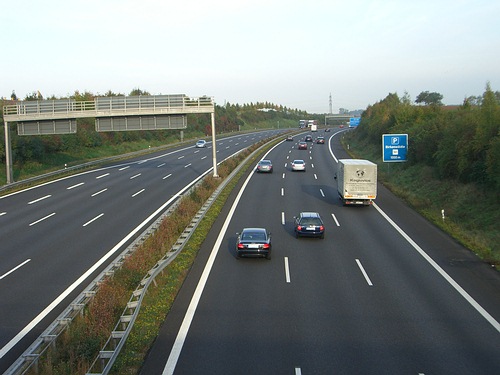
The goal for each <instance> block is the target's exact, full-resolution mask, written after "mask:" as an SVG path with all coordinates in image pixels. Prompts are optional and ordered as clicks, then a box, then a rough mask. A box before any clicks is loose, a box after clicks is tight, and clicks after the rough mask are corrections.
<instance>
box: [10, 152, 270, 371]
mask: <svg viewBox="0 0 500 375" xmlns="http://www.w3.org/2000/svg"><path fill="white" fill-rule="evenodd" d="M264 146H265V145H263V146H261V147H259V148H258V149H257V150H255V151H254V152H253V153H252V154H251V155H249V156H248V157H247V159H249V158H251V157H252V156H253V155H255V153H257V152H259V151H260V150H261V149H262V147H264ZM241 151H242V150H240V151H239V152H241ZM239 152H238V153H239ZM232 156H234V155H232ZM222 162H224V161H222ZM222 162H221V163H222ZM219 164H220V163H219ZM244 165H245V163H244V162H242V163H240V164H239V165H238V167H236V168H235V170H234V171H233V172H232V173H231V174H230V175H229V176H228V178H226V180H225V181H224V182H223V183H222V184H221V185H219V187H218V188H217V189H216V190H215V192H214V193H213V194H212V196H211V197H210V198H209V199H208V200H207V202H206V203H205V204H204V205H203V207H202V208H201V209H200V210H199V211H198V213H197V214H196V215H195V217H194V218H193V220H192V221H191V223H190V225H188V227H186V230H185V231H184V232H183V233H182V234H181V235H180V236H179V238H178V240H177V242H176V243H175V244H174V246H173V247H172V249H171V250H170V252H168V253H167V254H166V255H165V256H164V257H163V258H162V259H161V260H160V261H158V262H157V264H156V265H155V266H154V267H153V268H152V269H151V270H150V271H149V272H148V273H147V275H146V277H145V278H144V279H143V280H142V281H141V283H140V285H139V286H138V288H137V289H136V290H135V291H134V292H133V293H132V296H131V298H130V300H129V303H128V304H127V306H126V308H125V310H124V312H123V314H122V316H121V318H120V320H119V322H118V324H117V326H116V327H115V330H114V331H112V334H111V336H110V338H109V339H108V341H107V343H106V345H105V347H104V349H103V350H101V351H100V354H99V356H98V358H97V359H96V360H95V362H94V363H93V364H92V367H91V368H90V370H91V369H92V368H93V367H94V365H95V364H96V363H99V364H100V365H101V368H102V370H99V371H100V372H89V373H87V374H88V375H99V374H100V375H104V374H108V373H109V371H110V370H111V367H112V365H113V363H114V361H115V360H116V358H117V356H118V354H119V352H120V350H121V349H122V347H123V345H124V344H125V341H126V339H127V337H128V335H129V333H130V331H131V330H132V327H133V324H134V322H135V319H136V317H137V315H138V313H139V310H140V307H141V302H142V299H143V297H144V295H145V292H146V291H147V288H148V286H149V285H150V284H151V282H153V281H154V278H155V277H156V276H157V275H158V273H160V272H161V271H162V270H163V269H164V268H165V267H166V266H168V264H170V262H172V260H174V259H175V257H176V256H177V254H178V253H179V252H180V251H182V249H183V247H184V245H185V244H186V242H187V241H188V240H189V238H190V237H191V234H192V232H193V231H194V230H195V229H196V227H197V225H198V223H199V222H200V221H201V219H202V218H203V216H204V214H205V213H206V211H207V210H208V209H209V208H210V207H211V205H212V203H213V202H214V200H215V199H216V198H217V197H218V195H219V194H220V192H221V191H222V190H223V189H224V188H225V187H226V185H227V184H228V183H229V182H230V181H231V179H232V178H233V177H234V176H235V175H236V173H238V172H239V170H240V169H241V168H242V167H243V166H244ZM210 171H211V169H209V170H207V171H206V172H205V173H204V174H203V175H201V176H199V178H198V179H197V180H196V181H195V182H193V184H192V185H191V186H190V187H186V189H184V191H183V192H182V194H185V193H189V191H191V189H193V188H194V187H195V186H196V184H197V183H199V182H200V181H201V179H202V178H203V177H204V176H206V175H207V174H208V173H209V172H210ZM178 197H180V194H178ZM178 202H179V200H177V201H176V202H174V203H173V204H172V206H170V207H169V208H168V209H167V210H166V211H165V212H164V213H163V214H162V215H160V216H159V217H158V218H157V219H156V220H155V221H154V222H153V223H152V224H151V225H150V226H149V227H148V228H147V229H146V230H145V231H143V232H142V233H141V234H140V235H139V236H138V237H137V238H136V239H135V240H134V241H133V242H132V243H131V244H130V245H129V246H128V247H127V248H126V249H125V250H124V251H123V252H122V253H121V254H120V255H119V256H118V257H117V258H116V259H115V261H113V262H112V263H111V264H110V265H109V266H108V267H106V269H105V270H104V271H103V272H102V273H101V274H100V275H99V276H97V277H96V278H95V279H94V280H93V281H92V282H91V283H90V284H89V286H88V287H87V288H85V290H84V291H83V292H82V293H81V294H80V295H79V296H78V297H76V298H75V300H74V301H73V302H72V303H71V304H70V305H69V306H68V307H67V308H66V309H65V310H64V311H63V312H62V313H61V314H60V315H59V317H58V318H57V319H56V320H55V321H54V322H53V323H52V324H51V325H50V326H49V327H48V328H47V329H46V330H45V331H44V332H43V333H42V334H41V335H40V336H39V337H38V338H37V340H35V342H34V343H33V344H32V345H30V347H29V348H28V349H27V350H26V351H25V352H24V353H23V354H22V355H21V356H20V357H19V358H18V359H17V360H16V362H14V363H13V364H12V365H11V366H10V367H9V369H8V370H7V371H6V372H5V373H4V375H22V374H26V373H27V372H28V371H29V370H30V369H32V368H33V366H34V367H35V372H37V367H38V359H39V358H40V357H41V356H42V355H43V354H44V353H45V352H46V351H47V350H48V349H49V348H50V347H51V346H53V345H54V344H55V340H56V339H57V338H58V337H59V335H60V334H61V333H63V332H64V330H65V329H66V328H67V327H68V326H69V324H70V323H71V321H72V320H73V319H74V318H75V317H77V316H78V315H79V314H81V313H82V311H83V308H84V307H85V306H86V305H87V303H88V302H90V300H91V299H92V298H93V296H94V295H95V293H96V292H97V289H98V288H99V285H100V284H101V283H102V281H103V280H104V279H105V278H106V277H109V276H111V275H113V273H114V272H115V271H116V270H118V269H119V268H120V267H121V265H122V264H123V262H124V260H125V259H126V257H127V256H129V255H130V254H131V253H133V252H134V251H135V250H136V249H137V248H138V247H139V246H140V244H141V243H142V242H144V241H145V240H146V239H147V238H148V237H149V236H150V235H151V234H152V233H154V231H156V229H157V228H158V227H159V225H160V223H161V222H162V221H163V219H164V218H165V217H167V216H168V215H170V214H171V213H172V211H173V210H174V209H175V208H176V207H177V205H178ZM120 328H121V329H120ZM106 349H110V350H106Z"/></svg>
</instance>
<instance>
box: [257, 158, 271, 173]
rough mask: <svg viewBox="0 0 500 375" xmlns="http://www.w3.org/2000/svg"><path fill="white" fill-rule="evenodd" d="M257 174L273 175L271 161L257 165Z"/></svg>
mask: <svg viewBox="0 0 500 375" xmlns="http://www.w3.org/2000/svg"><path fill="white" fill-rule="evenodd" d="M257 172H267V173H273V163H272V162H271V160H261V161H259V162H258V163H257Z"/></svg>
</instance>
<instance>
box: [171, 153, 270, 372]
mask: <svg viewBox="0 0 500 375" xmlns="http://www.w3.org/2000/svg"><path fill="white" fill-rule="evenodd" d="M276 146H277V145H276ZM276 146H274V147H276ZM274 147H272V148H271V149H270V150H269V151H268V152H267V153H266V154H265V155H264V158H265V157H266V156H267V154H269V153H270V152H271V151H272V150H273V149H274ZM254 173H255V172H252V173H250V174H249V175H248V177H247V179H246V180H245V182H244V183H243V186H242V187H241V189H240V191H239V192H238V195H237V196H236V198H235V200H234V202H233V205H232V206H231V209H230V210H229V213H228V214H227V217H226V220H225V221H224V224H223V225H222V228H221V230H220V232H219V236H218V237H217V240H216V241H215V244H214V247H213V248H212V251H211V253H210V256H209V257H208V260H207V263H206V264H205V268H204V269H203V273H202V274H201V277H200V280H199V281H198V285H197V286H196V290H195V291H194V294H193V297H192V298H191V302H190V303H189V306H188V309H187V311H186V315H185V316H184V320H183V321H182V324H181V327H180V328H179V332H178V333H177V337H176V338H175V342H174V345H173V346H172V350H171V351H170V355H169V356H168V359H167V363H166V364H165V367H164V369H163V373H162V375H172V374H173V373H174V370H175V366H176V365H177V361H178V360H179V356H180V355H181V351H182V347H183V346H184V342H185V341H186V337H187V334H188V331H189V327H190V326H191V322H192V321H193V318H194V314H195V312H196V309H197V307H198V303H199V302H200V298H201V295H202V293H203V289H204V288H205V285H206V283H207V280H208V276H209V275H210V271H211V270H212V267H213V264H214V262H215V258H216V257H217V254H218V252H219V249H220V246H221V244H222V240H223V239H224V236H225V235H226V231H227V228H228V227H229V223H230V222H231V219H232V217H233V215H234V212H235V211H236V207H237V206H238V203H239V201H240V199H241V197H242V195H243V192H244V191H245V189H246V187H247V185H248V183H249V181H250V179H251V178H252V176H253V174H254Z"/></svg>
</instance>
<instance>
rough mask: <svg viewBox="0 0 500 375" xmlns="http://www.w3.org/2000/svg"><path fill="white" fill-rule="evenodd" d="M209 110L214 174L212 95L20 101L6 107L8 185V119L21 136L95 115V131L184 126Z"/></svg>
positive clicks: (61, 128)
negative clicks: (190, 116) (193, 116)
mask: <svg viewBox="0 0 500 375" xmlns="http://www.w3.org/2000/svg"><path fill="white" fill-rule="evenodd" d="M199 113H210V114H211V121H212V139H213V145H214V147H213V158H214V176H217V163H216V160H215V155H216V154H215V152H216V151H215V105H214V101H213V98H212V97H208V96H202V97H199V98H191V97H189V96H187V95H184V94H176V95H140V96H109V97H108V96H107V97H96V98H95V99H94V100H92V101H76V100H74V99H60V100H36V101H19V102H17V103H16V104H12V105H6V106H4V107H3V118H4V123H5V154H6V167H7V184H10V183H12V182H13V173H12V152H11V143H10V128H9V122H17V131H18V134H19V135H49V134H72V133H76V130H77V125H76V119H78V118H84V117H93V118H95V124H96V131H98V132H105V131H132V130H165V129H185V128H186V127H187V115H188V114H199Z"/></svg>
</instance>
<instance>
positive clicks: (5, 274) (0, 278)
mask: <svg viewBox="0 0 500 375" xmlns="http://www.w3.org/2000/svg"><path fill="white" fill-rule="evenodd" d="M28 262H31V259H26V260H25V261H24V262H22V263H21V264H20V265H18V266H16V267H14V268H13V269H11V270H10V271H9V272H7V273H4V274H3V275H2V276H0V280H2V279H3V278H4V277H7V276H9V275H10V274H11V273H12V272H14V271H16V270H18V269H19V268H21V267H22V266H24V265H25V264H26V263H28Z"/></svg>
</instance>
